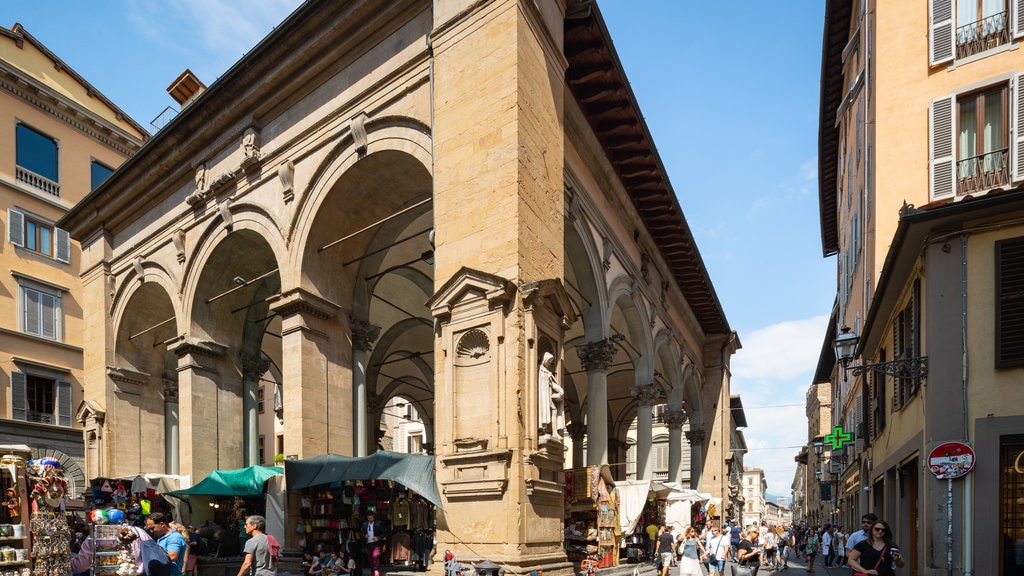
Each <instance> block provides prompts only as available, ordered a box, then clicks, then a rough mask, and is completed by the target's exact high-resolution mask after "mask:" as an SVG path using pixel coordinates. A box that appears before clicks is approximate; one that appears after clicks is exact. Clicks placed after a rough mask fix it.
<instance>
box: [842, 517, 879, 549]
mask: <svg viewBox="0 0 1024 576" xmlns="http://www.w3.org/2000/svg"><path fill="white" fill-rule="evenodd" d="M875 522H878V516H876V515H875V514H873V513H871V512H868V513H867V514H865V515H863V516H861V517H860V530H857V531H856V532H854V533H853V534H850V535H849V537H847V538H846V556H847V558H849V556H850V550H853V549H854V548H855V547H856V546H857V544H859V543H860V542H863V541H864V540H867V539H868V536H870V535H871V534H870V532H871V527H872V526H874V525H875Z"/></svg>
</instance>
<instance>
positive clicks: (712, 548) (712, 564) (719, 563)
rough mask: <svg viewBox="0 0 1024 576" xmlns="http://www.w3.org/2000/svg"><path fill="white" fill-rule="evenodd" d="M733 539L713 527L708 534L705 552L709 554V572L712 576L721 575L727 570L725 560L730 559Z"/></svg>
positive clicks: (726, 533)
mask: <svg viewBox="0 0 1024 576" xmlns="http://www.w3.org/2000/svg"><path fill="white" fill-rule="evenodd" d="M731 540H732V537H731V536H730V535H729V533H728V532H722V531H721V530H720V529H719V528H718V527H715V526H713V527H712V528H711V530H710V531H709V532H708V541H707V543H706V545H705V550H707V552H708V572H710V576H714V575H715V574H716V573H717V574H719V575H721V574H722V573H723V571H724V570H725V559H726V558H729V547H730V546H732V544H731Z"/></svg>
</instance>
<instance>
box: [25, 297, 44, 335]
mask: <svg viewBox="0 0 1024 576" xmlns="http://www.w3.org/2000/svg"><path fill="white" fill-rule="evenodd" d="M24 294H25V326H24V331H25V332H27V333H29V334H40V333H41V330H40V329H39V323H40V319H39V297H40V296H41V294H40V293H39V291H38V290H33V289H31V288H25V289H24Z"/></svg>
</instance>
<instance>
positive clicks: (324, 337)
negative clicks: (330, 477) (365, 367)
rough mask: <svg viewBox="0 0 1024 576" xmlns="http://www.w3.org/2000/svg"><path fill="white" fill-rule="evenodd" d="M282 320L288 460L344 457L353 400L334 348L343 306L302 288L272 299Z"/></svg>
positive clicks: (337, 349) (285, 449)
mask: <svg viewBox="0 0 1024 576" xmlns="http://www.w3.org/2000/svg"><path fill="white" fill-rule="evenodd" d="M269 301H270V310H271V311H272V312H274V313H276V314H277V315H278V316H280V317H281V351H282V354H281V358H282V361H281V364H282V365H281V377H282V380H283V386H282V389H283V394H284V423H285V439H286V441H287V442H291V443H287V444H285V447H284V454H285V455H286V456H297V457H299V458H308V457H310V456H317V455H319V454H326V453H328V452H331V451H334V452H344V451H345V450H347V449H348V447H350V446H352V410H351V407H349V406H345V403H346V402H345V400H346V399H348V398H351V397H352V391H351V388H350V385H351V381H350V380H349V378H348V376H347V374H348V371H347V370H343V367H342V366H341V365H340V362H341V361H342V359H340V358H339V357H338V355H339V354H340V353H341V351H342V350H341V348H342V347H339V346H337V345H334V346H332V345H331V338H330V335H331V334H339V333H340V325H339V322H338V312H339V307H338V306H336V305H335V304H333V303H331V302H328V301H327V300H324V299H323V298H320V297H319V296H316V295H315V294H312V293H310V292H307V291H305V290H302V289H301V288H294V289H291V290H288V291H286V292H283V293H282V294H281V295H280V296H276V297H273V298H271V299H269Z"/></svg>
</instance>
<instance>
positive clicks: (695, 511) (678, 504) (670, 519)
mask: <svg viewBox="0 0 1024 576" xmlns="http://www.w3.org/2000/svg"><path fill="white" fill-rule="evenodd" d="M664 485H665V486H668V487H669V488H672V492H670V493H669V494H668V495H667V496H666V498H665V501H666V505H665V524H666V525H668V526H671V527H672V528H673V529H678V530H682V529H683V528H686V527H687V526H693V527H694V529H695V530H697V533H698V534H700V533H701V532H702V531H703V530H704V527H705V526H706V525H707V522H708V514H707V506H706V503H707V502H708V501H709V500H711V494H707V493H701V492H697V491H696V490H693V489H690V488H683V486H682V484H679V483H678V482H665V483H664Z"/></svg>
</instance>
